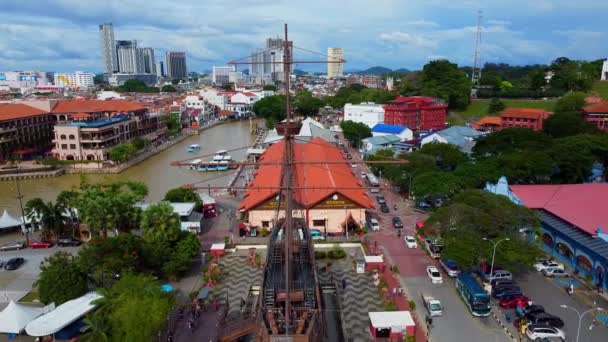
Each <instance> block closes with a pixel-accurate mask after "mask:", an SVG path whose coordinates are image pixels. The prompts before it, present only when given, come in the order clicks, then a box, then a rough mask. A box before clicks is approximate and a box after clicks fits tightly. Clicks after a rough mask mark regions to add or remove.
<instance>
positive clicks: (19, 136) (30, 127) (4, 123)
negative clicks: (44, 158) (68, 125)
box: [0, 103, 55, 161]
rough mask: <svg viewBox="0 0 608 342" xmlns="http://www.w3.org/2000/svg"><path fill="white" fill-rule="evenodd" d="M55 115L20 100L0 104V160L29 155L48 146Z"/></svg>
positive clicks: (42, 150)
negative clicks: (19, 101)
mask: <svg viewBox="0 0 608 342" xmlns="http://www.w3.org/2000/svg"><path fill="white" fill-rule="evenodd" d="M54 124H55V118H54V117H53V116H51V115H49V112H48V111H47V110H44V109H40V108H36V107H32V106H28V105H25V104H21V103H9V104H0V161H5V160H9V159H19V158H29V157H31V156H33V155H38V154H43V153H45V152H46V151H48V150H49V149H50V147H51V146H52V145H51V140H52V137H53V135H52V132H53V125H54Z"/></svg>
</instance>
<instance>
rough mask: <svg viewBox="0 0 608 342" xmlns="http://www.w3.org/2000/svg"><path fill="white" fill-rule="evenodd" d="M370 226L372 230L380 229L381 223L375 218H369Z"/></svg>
mask: <svg viewBox="0 0 608 342" xmlns="http://www.w3.org/2000/svg"><path fill="white" fill-rule="evenodd" d="M369 226H370V227H369V229H371V231H372V232H377V231H379V230H380V223H379V222H378V220H376V219H375V218H373V219H370V220H369Z"/></svg>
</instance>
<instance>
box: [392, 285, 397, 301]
mask: <svg viewBox="0 0 608 342" xmlns="http://www.w3.org/2000/svg"><path fill="white" fill-rule="evenodd" d="M395 298H397V288H396V287H393V300H395Z"/></svg>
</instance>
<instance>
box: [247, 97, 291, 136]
mask: <svg viewBox="0 0 608 342" xmlns="http://www.w3.org/2000/svg"><path fill="white" fill-rule="evenodd" d="M285 110H286V109H285V96H284V95H274V96H267V97H264V98H263V99H261V100H259V101H257V102H256V103H255V104H254V105H253V112H254V113H255V115H257V116H258V117H261V118H264V119H266V127H267V128H268V129H272V128H274V125H275V124H276V123H277V122H281V121H283V120H285V117H286V114H285V113H286V112H285Z"/></svg>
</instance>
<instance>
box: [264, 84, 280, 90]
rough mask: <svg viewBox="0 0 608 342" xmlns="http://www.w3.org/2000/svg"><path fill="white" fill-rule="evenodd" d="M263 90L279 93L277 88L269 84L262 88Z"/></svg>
mask: <svg viewBox="0 0 608 342" xmlns="http://www.w3.org/2000/svg"><path fill="white" fill-rule="evenodd" d="M262 89H263V90H270V91H277V87H276V86H274V85H272V84H267V85H265V86H264V88H262Z"/></svg>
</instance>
